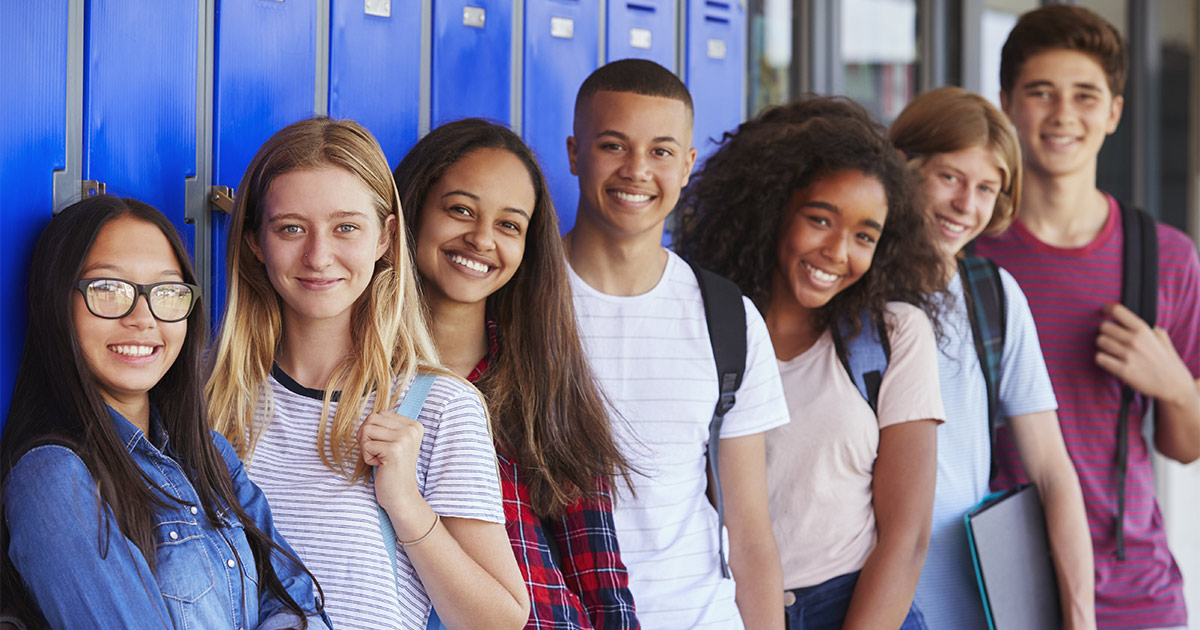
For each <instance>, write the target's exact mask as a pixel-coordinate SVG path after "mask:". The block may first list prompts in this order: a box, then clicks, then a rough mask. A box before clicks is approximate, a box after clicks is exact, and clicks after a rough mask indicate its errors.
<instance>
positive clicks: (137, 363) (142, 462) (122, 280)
mask: <svg viewBox="0 0 1200 630" xmlns="http://www.w3.org/2000/svg"><path fill="white" fill-rule="evenodd" d="M30 269H31V271H30V280H29V313H30V317H29V330H28V333H27V334H26V338H25V352H24V355H23V357H22V360H21V366H20V371H19V372H18V375H17V383H16V387H15V389H14V392H13V398H12V403H11V407H10V409H9V414H8V421H7V426H6V429H5V432H4V438H3V442H2V444H0V475H2V478H3V495H4V503H3V516H4V518H3V523H4V526H3V528H2V533H3V535H2V536H0V547H2V548H3V549H4V550H5V554H4V556H3V567H2V569H3V587H4V595H5V612H6V613H8V614H11V615H12V616H13V617H14V618H15V619H17V620H20V621H23V622H24V623H26V624H29V625H30V626H31V627H41V626H49V627H53V628H99V627H114V628H116V627H119V628H164V627H165V628H185V627H203V628H230V629H232V628H258V629H260V630H270V629H276V628H288V627H308V628H324V627H326V620H325V619H324V617H323V615H321V613H320V612H319V611H320V608H321V606H320V603H319V599H318V598H317V596H316V595H315V594H314V581H313V579H312V576H311V575H310V574H309V573H308V571H306V570H305V569H304V567H303V566H302V565H301V564H300V561H299V560H297V558H296V555H295V553H294V552H293V551H292V550H291V548H290V547H289V546H288V544H287V542H285V541H284V539H283V538H282V537H281V536H280V534H279V532H278V531H277V530H276V529H275V527H274V525H273V522H272V517H271V512H270V510H269V509H268V506H267V501H266V498H265V497H264V496H263V494H262V492H261V491H260V490H259V489H258V488H257V487H256V486H255V485H254V484H253V483H252V482H251V481H250V480H249V479H248V478H247V476H246V473H245V470H244V469H243V467H242V464H241V462H240V461H239V460H238V458H237V455H236V454H235V453H234V451H233V448H232V447H231V446H230V445H229V443H228V442H227V441H226V440H225V439H224V438H223V437H221V436H220V435H218V434H215V433H211V432H210V431H209V429H208V425H207V421H206V418H205V411H204V410H205V405H204V397H203V393H202V390H201V356H202V353H203V351H204V347H205V338H206V331H207V330H208V324H207V321H206V320H205V317H204V310H203V308H201V307H200V304H199V293H198V289H197V287H196V285H195V282H196V279H195V274H194V273H193V272H192V268H191V265H190V263H189V261H188V255H187V251H186V250H185V249H184V246H183V243H182V242H181V241H180V239H179V236H178V234H177V233H176V232H175V228H174V227H173V226H172V225H171V224H170V223H169V222H168V221H167V219H166V218H165V217H163V216H162V214H160V213H159V212H158V211H157V210H155V209H153V208H151V207H150V206H147V205H146V204H143V203H140V202H137V201H134V200H132V199H117V198H115V197H109V196H99V197H93V198H89V199H87V200H84V201H81V202H79V203H76V204H74V205H73V206H71V207H69V208H67V209H65V210H63V211H62V212H61V213H59V214H58V215H57V216H55V217H54V219H53V220H52V221H51V222H50V225H49V226H47V228H46V229H45V231H44V232H43V233H42V236H41V239H40V240H39V241H38V244H37V247H36V249H35V250H34V255H33V261H32V264H31V266H30Z"/></svg>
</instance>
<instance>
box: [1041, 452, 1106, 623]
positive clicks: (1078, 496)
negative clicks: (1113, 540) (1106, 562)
mask: <svg viewBox="0 0 1200 630" xmlns="http://www.w3.org/2000/svg"><path fill="white" fill-rule="evenodd" d="M1037 488H1038V494H1039V495H1041V498H1042V505H1043V506H1044V507H1045V512H1046V528H1047V531H1048V533H1049V535H1050V550H1051V558H1052V559H1053V561H1054V571H1055V574H1056V575H1057V576H1058V594H1059V599H1060V601H1061V603H1062V611H1063V628H1065V629H1066V630H1091V629H1092V628H1095V627H1096V606H1095V579H1096V578H1095V569H1094V566H1093V560H1092V537H1091V534H1090V533H1089V531H1088V524H1087V513H1086V512H1085V511H1084V507H1083V495H1082V493H1080V491H1079V480H1078V478H1077V477H1076V476H1075V471H1074V469H1073V468H1069V467H1068V469H1067V470H1066V471H1064V472H1062V473H1060V474H1059V475H1057V476H1056V477H1055V478H1051V479H1047V480H1045V481H1040V482H1038V483H1037Z"/></svg>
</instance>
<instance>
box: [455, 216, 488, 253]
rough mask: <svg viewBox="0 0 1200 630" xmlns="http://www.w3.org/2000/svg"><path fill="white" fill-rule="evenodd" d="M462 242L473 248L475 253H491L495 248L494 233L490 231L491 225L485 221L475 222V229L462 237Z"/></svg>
mask: <svg viewBox="0 0 1200 630" xmlns="http://www.w3.org/2000/svg"><path fill="white" fill-rule="evenodd" d="M463 240H465V241H466V242H467V244H468V245H470V246H471V247H472V248H474V249H475V251H479V252H486V251H491V250H492V249H495V247H496V235H495V232H494V231H493V229H492V224H491V223H489V222H487V221H479V222H477V223H476V224H475V228H474V229H472V230H470V231H469V232H467V233H466V234H465V235H464V236H463Z"/></svg>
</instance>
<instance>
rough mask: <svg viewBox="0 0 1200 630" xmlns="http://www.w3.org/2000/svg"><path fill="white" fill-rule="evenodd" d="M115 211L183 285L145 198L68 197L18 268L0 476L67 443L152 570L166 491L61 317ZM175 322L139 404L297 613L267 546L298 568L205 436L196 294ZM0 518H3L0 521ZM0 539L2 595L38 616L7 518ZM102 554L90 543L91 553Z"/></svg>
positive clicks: (202, 335) (171, 231) (187, 276)
mask: <svg viewBox="0 0 1200 630" xmlns="http://www.w3.org/2000/svg"><path fill="white" fill-rule="evenodd" d="M123 216H129V217H133V218H135V219H137V220H139V221H144V222H146V223H150V224H152V225H154V226H155V227H157V228H158V229H159V231H160V232H162V234H163V235H164V236H165V237H166V238H167V242H168V243H170V246H171V250H172V252H173V253H174V254H175V259H176V262H178V264H179V267H180V269H181V271H182V272H183V279H184V282H188V283H191V284H196V283H197V282H196V274H195V272H194V271H193V270H192V266H191V264H190V261H189V259H188V253H187V250H186V249H185V248H184V245H183V242H182V241H181V240H180V238H179V235H178V233H177V232H176V230H175V227H174V226H173V225H171V223H170V221H168V220H167V218H166V217H164V216H163V215H162V214H161V213H160V212H159V211H158V210H155V209H154V208H152V207H151V206H149V205H146V204H144V203H141V202H139V201H136V200H133V199H119V198H117V197H112V196H107V195H100V196H97V197H91V198H88V199H85V200H83V201H80V202H78V203H75V204H73V205H71V206H70V207H68V208H66V209H64V210H63V211H62V212H60V213H59V214H58V215H57V216H55V217H54V219H53V220H51V221H50V224H49V225H48V226H47V227H46V229H45V230H44V231H43V232H42V236H41V238H40V239H39V240H38V243H37V246H36V248H35V249H34V252H33V261H32V264H31V265H30V273H29V329H28V332H27V334H26V336H25V350H24V354H23V355H22V356H21V365H20V370H19V371H18V372H17V382H16V386H15V387H14V389H13V396H12V403H11V405H10V407H9V412H8V420H7V426H6V428H5V431H4V436H3V439H2V440H0V484H3V483H7V480H8V474H9V472H10V471H11V470H12V467H13V466H14V465H15V464H16V463H17V461H18V460H19V459H20V457H21V456H22V455H23V454H25V453H26V452H28V451H29V450H30V449H31V448H34V447H37V446H41V445H45V444H60V445H63V446H66V447H68V448H70V449H71V450H72V451H73V452H74V453H75V454H76V455H77V456H78V457H79V459H81V460H82V461H83V463H84V465H85V466H86V467H87V469H88V472H89V473H91V475H92V478H93V479H94V480H95V481H96V487H97V490H98V492H99V497H100V500H101V504H102V507H101V509H103V506H104V505H107V507H109V508H110V509H111V510H112V513H113V516H114V517H115V519H116V524H117V527H118V528H120V530H121V533H122V534H124V535H125V536H126V537H127V538H128V539H129V540H130V541H132V542H133V544H134V545H136V546H137V547H138V549H140V550H141V552H142V555H143V556H144V557H145V559H146V562H147V563H148V564H149V566H150V569H151V571H153V570H154V568H155V566H154V565H155V559H156V549H155V541H154V536H153V533H154V527H155V521H154V519H153V508H155V507H160V508H161V507H169V506H170V505H171V504H172V503H174V502H175V500H174V499H172V498H169V497H168V496H167V495H165V494H163V493H162V492H160V491H159V490H158V489H157V488H156V487H155V486H154V485H153V482H152V481H150V480H149V479H148V478H147V477H146V475H145V474H144V473H143V472H142V471H141V470H140V469H139V468H138V466H137V464H135V463H134V461H133V458H132V457H130V455H129V452H128V450H126V448H125V445H124V443H123V442H122V441H121V440H120V439H119V438H118V436H117V432H116V429H115V428H114V426H113V423H112V419H111V417H110V416H109V412H108V408H107V405H106V404H105V402H104V399H103V397H102V396H101V395H100V390H99V388H98V386H97V383H96V379H95V376H94V375H93V374H92V373H91V372H90V371H89V369H88V367H87V362H86V360H85V359H84V356H83V352H82V351H81V349H80V347H79V340H78V338H77V337H76V335H75V326H74V324H73V320H72V316H71V313H72V308H71V300H72V299H73V293H74V289H73V285H74V283H75V281H76V280H77V279H78V278H79V273H80V271H81V270H82V267H83V262H84V260H85V259H86V258H87V255H88V252H89V251H90V250H91V248H92V244H93V243H94V242H95V240H96V237H97V235H98V234H99V233H100V230H101V229H102V228H103V227H104V226H105V225H107V224H108V223H109V222H110V221H112V220H113V219H116V218H118V217H123ZM187 326H188V328H187V335H186V337H185V339H184V342H183V346H182V347H181V348H180V351H179V356H178V357H177V358H176V359H175V362H174V363H173V364H172V365H171V367H170V368H169V369H168V370H167V372H166V374H164V375H163V377H162V379H161V380H160V381H159V382H158V383H157V384H156V385H155V386H154V387H153V388H152V389H151V390H150V393H149V396H150V402H151V403H153V404H154V405H155V406H156V407H157V408H158V411H159V412H160V415H161V418H162V423H163V426H164V428H165V429H166V431H167V434H168V435H170V436H171V444H172V446H173V449H174V452H175V453H176V454H177V457H178V459H179V463H180V464H181V468H182V469H183V470H184V472H185V474H186V475H187V476H188V480H189V481H190V482H191V483H192V486H193V487H194V488H195V489H196V494H197V495H198V496H199V498H200V504H201V505H202V506H203V508H204V513H205V515H207V517H208V519H209V521H210V522H212V523H219V522H221V519H220V518H219V517H218V513H219V512H220V511H221V510H222V508H223V506H225V507H228V509H229V510H230V511H231V512H232V513H233V514H234V515H236V516H237V518H238V520H239V521H241V522H242V524H243V526H244V528H245V533H246V537H247V539H249V543H250V548H251V550H252V551H253V552H254V559H255V561H256V562H257V564H258V578H259V584H260V585H261V586H260V588H266V589H267V590H269V591H270V592H271V593H272V594H274V595H275V596H277V597H278V598H279V599H280V600H281V601H283V602H284V603H285V604H286V605H287V607H288V608H289V609H291V610H292V611H293V612H295V613H296V614H297V615H299V616H300V617H301V618H303V617H305V616H306V615H307V614H312V612H313V611H308V612H305V611H302V610H301V608H300V606H299V605H298V604H297V603H296V602H295V601H294V600H293V599H292V598H291V597H290V596H289V595H288V593H287V591H286V590H284V588H283V585H282V584H281V583H280V581H279V577H278V576H277V575H276V574H275V570H274V568H273V566H272V564H271V562H270V558H271V555H272V554H273V553H279V554H282V555H284V556H285V557H286V558H287V559H288V560H289V561H291V562H294V563H296V565H297V566H302V565H301V564H300V561H299V560H298V559H296V558H295V557H293V556H292V555H291V554H288V553H286V552H285V551H284V550H282V549H281V548H279V546H278V545H276V544H275V543H274V542H273V541H272V540H271V538H270V537H269V536H267V535H266V534H264V533H263V532H262V531H261V530H259V529H258V528H257V527H256V526H255V524H254V523H253V522H252V521H251V520H250V519H249V518H248V517H247V516H246V513H245V511H244V510H243V509H242V505H241V503H240V502H239V501H238V499H237V496H236V495H235V494H234V490H233V484H232V483H231V479H230V476H229V469H228V468H227V467H226V466H225V461H224V460H223V459H222V458H221V455H220V453H218V452H217V449H216V447H214V446H213V444H212V441H211V440H212V438H211V436H210V434H209V429H208V424H207V421H206V418H205V402H204V396H203V393H202V389H201V386H202V383H203V382H204V381H203V376H204V375H203V371H202V367H201V366H202V360H203V354H204V350H205V343H206V340H207V331H208V323H207V319H206V317H205V315H204V308H203V303H202V302H200V303H197V304H196V307H195V309H194V310H193V311H192V314H191V315H190V316H189V317H188V319H187ZM0 509H2V507H0ZM3 522H6V521H4V519H0V523H3ZM0 546H2V547H3V549H2V550H3V552H4V553H3V558H2V561H3V566H2V568H0V570H2V572H3V586H4V592H5V596H6V597H5V599H6V600H9V602H11V604H12V605H13V606H14V611H16V612H17V613H18V614H19V615H21V616H22V617H23V618H25V619H27V620H30V619H41V613H40V612H39V611H37V609H36V606H35V604H34V603H33V601H32V599H31V598H30V597H29V594H28V593H27V592H26V591H25V589H24V587H23V586H22V584H21V578H20V576H19V575H17V573H16V569H15V568H14V567H13V565H12V562H11V561H10V560H9V557H8V553H7V550H8V528H7V527H3V528H2V533H0ZM108 552H109V550H108V549H101V550H100V554H101V555H102V556H104V555H107V554H108ZM310 575H311V574H310ZM314 582H315V580H314ZM9 598H12V599H9ZM9 602H6V606H7V605H9Z"/></svg>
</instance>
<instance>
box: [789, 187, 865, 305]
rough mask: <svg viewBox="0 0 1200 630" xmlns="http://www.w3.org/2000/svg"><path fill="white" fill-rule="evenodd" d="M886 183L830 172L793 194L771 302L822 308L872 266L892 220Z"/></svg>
mask: <svg viewBox="0 0 1200 630" xmlns="http://www.w3.org/2000/svg"><path fill="white" fill-rule="evenodd" d="M887 212H888V204H887V193H886V192H885V190H884V188H883V184H882V183H880V181H879V180H878V179H876V178H874V177H871V176H868V175H864V174H863V173H862V172H861V171H841V172H838V173H834V174H831V175H826V176H825V177H822V178H821V179H819V180H817V181H815V182H813V183H811V184H809V185H808V186H807V187H805V188H802V189H800V190H796V191H794V192H793V193H792V196H791V199H790V201H789V202H788V207H787V209H786V210H785V211H784V218H783V221H782V222H781V224H780V235H779V245H778V265H777V266H776V267H775V270H774V272H773V278H772V292H771V303H772V306H774V305H775V304H776V301H777V300H788V301H790V300H794V302H795V304H796V305H798V306H799V307H801V309H803V310H815V309H819V308H821V307H823V306H825V305H826V304H828V303H829V301H830V300H832V299H833V297H834V296H836V295H837V294H838V293H840V292H841V291H843V290H845V289H846V288H847V287H849V286H850V285H852V284H854V283H855V282H857V281H858V280H859V279H860V278H862V277H863V274H865V273H866V272H867V269H869V268H870V267H871V259H872V257H874V255H875V245H876V244H877V243H878V241H879V237H880V236H881V235H882V233H883V224H884V221H885V220H886V219H887Z"/></svg>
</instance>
